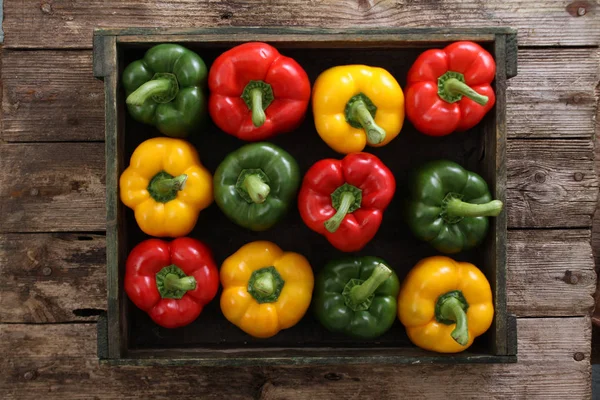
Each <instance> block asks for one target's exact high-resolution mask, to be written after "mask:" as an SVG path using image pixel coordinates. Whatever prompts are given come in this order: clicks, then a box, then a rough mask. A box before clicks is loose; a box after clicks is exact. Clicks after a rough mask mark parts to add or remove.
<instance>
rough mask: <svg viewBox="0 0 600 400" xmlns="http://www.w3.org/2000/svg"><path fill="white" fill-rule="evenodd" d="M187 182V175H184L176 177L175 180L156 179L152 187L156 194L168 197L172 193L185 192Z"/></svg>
mask: <svg viewBox="0 0 600 400" xmlns="http://www.w3.org/2000/svg"><path fill="white" fill-rule="evenodd" d="M186 181H187V175H186V174H182V175H179V176H176V177H174V178H160V179H156V180H154V182H152V183H151V187H152V189H153V190H154V192H155V193H158V194H161V195H168V194H170V193H173V192H178V191H180V190H183V188H184V187H185V182H186Z"/></svg>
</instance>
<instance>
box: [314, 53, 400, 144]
mask: <svg viewBox="0 0 600 400" xmlns="http://www.w3.org/2000/svg"><path fill="white" fill-rule="evenodd" d="M312 104H313V115H314V119H315V128H316V130H317V132H318V133H319V136H321V138H322V139H323V140H324V141H325V143H327V145H328V146H329V147H331V148H332V149H334V150H335V151H337V152H338V153H343V154H348V153H354V152H359V151H362V150H363V149H364V148H365V146H366V145H367V144H369V145H370V146H373V147H381V146H385V145H386V144H388V143H389V142H390V141H391V140H392V139H394V138H395V137H396V136H397V135H398V133H400V130H401V129H402V125H403V123H404V93H403V92H402V89H401V88H400V85H399V84H398V82H397V81H396V79H394V77H393V76H392V75H391V74H390V73H389V72H388V71H386V70H385V69H383V68H379V67H370V66H367V65H341V66H337V67H333V68H330V69H328V70H326V71H324V72H322V73H321V74H320V75H319V77H318V78H317V80H316V81H315V84H314V86H313V91H312Z"/></svg>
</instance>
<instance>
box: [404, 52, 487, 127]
mask: <svg viewBox="0 0 600 400" xmlns="http://www.w3.org/2000/svg"><path fill="white" fill-rule="evenodd" d="M495 75H496V63H495V61H494V58H493V57H492V55H491V54H490V53H488V52H487V51H486V50H485V49H483V48H482V47H481V46H479V45H478V44H477V43H474V42H469V41H460V42H455V43H452V44H450V45H448V46H447V47H445V48H444V49H431V50H427V51H425V52H423V53H422V54H421V55H420V56H419V57H418V58H417V60H416V61H415V63H414V64H413V65H412V67H411V68H410V70H409V71H408V77H407V82H406V88H405V90H406V116H407V118H408V119H409V120H410V121H411V122H412V124H413V125H414V126H415V127H416V128H417V129H418V130H419V131H420V132H422V133H424V134H426V135H430V136H444V135H449V134H451V133H452V132H455V131H458V132H461V131H466V130H468V129H471V128H472V127H474V126H475V125H477V124H478V123H479V122H480V121H481V120H482V119H483V117H484V116H485V115H486V114H487V112H488V111H490V110H491V109H492V107H493V106H494V103H495V102H496V96H495V94H494V89H493V88H492V86H491V83H492V81H493V80H494V77H495Z"/></svg>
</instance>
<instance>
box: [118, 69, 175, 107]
mask: <svg viewBox="0 0 600 400" xmlns="http://www.w3.org/2000/svg"><path fill="white" fill-rule="evenodd" d="M178 92H179V82H177V77H176V76H175V75H174V74H171V73H169V72H158V73H156V74H154V76H153V77H152V79H151V80H149V81H148V82H145V83H144V84H143V85H141V86H140V87H138V88H137V89H136V90H135V91H134V92H133V93H131V94H130V95H129V96H127V99H126V100H125V102H126V103H127V104H129V105H133V106H141V105H142V104H144V103H145V102H146V101H147V100H148V99H149V98H152V100H154V101H156V102H157V103H168V102H170V101H172V100H173V99H174V98H175V96H177V93H178Z"/></svg>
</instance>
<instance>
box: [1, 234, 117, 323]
mask: <svg viewBox="0 0 600 400" xmlns="http://www.w3.org/2000/svg"><path fill="white" fill-rule="evenodd" d="M105 247H106V241H105V238H104V236H98V235H89V234H63V233H60V234H8V235H0V280H1V281H2V282H3V284H2V286H0V322H26V323H48V322H69V321H86V320H96V319H97V316H98V313H99V312H100V311H101V310H106V249H105Z"/></svg>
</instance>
